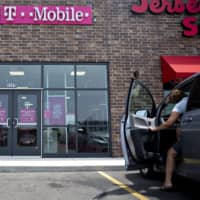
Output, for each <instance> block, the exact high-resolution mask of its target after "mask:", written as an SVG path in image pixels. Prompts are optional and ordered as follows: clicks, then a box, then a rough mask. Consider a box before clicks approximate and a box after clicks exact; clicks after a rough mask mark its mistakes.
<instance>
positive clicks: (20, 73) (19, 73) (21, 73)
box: [9, 71, 24, 76]
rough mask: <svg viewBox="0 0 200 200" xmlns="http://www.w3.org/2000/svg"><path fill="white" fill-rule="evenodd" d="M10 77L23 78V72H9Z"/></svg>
mask: <svg viewBox="0 0 200 200" xmlns="http://www.w3.org/2000/svg"><path fill="white" fill-rule="evenodd" d="M9 74H10V76H24V71H10V72H9Z"/></svg>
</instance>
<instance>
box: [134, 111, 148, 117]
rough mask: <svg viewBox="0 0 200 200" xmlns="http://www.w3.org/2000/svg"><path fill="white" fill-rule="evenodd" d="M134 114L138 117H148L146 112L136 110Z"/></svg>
mask: <svg viewBox="0 0 200 200" xmlns="http://www.w3.org/2000/svg"><path fill="white" fill-rule="evenodd" d="M135 114H136V116H138V117H148V110H138V111H136V113H135Z"/></svg>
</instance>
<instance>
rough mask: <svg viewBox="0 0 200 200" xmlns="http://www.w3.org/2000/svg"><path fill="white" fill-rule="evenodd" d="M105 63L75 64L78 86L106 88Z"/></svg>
mask: <svg viewBox="0 0 200 200" xmlns="http://www.w3.org/2000/svg"><path fill="white" fill-rule="evenodd" d="M106 72H107V70H106V65H77V69H76V78H77V87H78V88H107V73H106Z"/></svg>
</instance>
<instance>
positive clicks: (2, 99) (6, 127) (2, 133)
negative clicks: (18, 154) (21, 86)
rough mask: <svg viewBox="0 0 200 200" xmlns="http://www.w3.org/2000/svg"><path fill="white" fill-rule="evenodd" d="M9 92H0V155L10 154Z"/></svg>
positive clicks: (10, 108)
mask: <svg viewBox="0 0 200 200" xmlns="http://www.w3.org/2000/svg"><path fill="white" fill-rule="evenodd" d="M10 105H12V103H11V91H1V92H0V155H10V154H11V126H12V122H11V111H12V106H10Z"/></svg>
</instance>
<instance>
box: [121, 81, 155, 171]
mask: <svg viewBox="0 0 200 200" xmlns="http://www.w3.org/2000/svg"><path fill="white" fill-rule="evenodd" d="M155 114H156V107H155V102H154V100H153V97H152V95H151V93H150V92H149V90H148V89H147V88H146V87H145V86H144V85H143V84H142V83H141V82H140V81H139V80H134V79H132V80H131V84H130V88H129V93H128V98H127V105H126V112H125V115H124V116H123V117H122V120H121V131H120V132H121V144H122V152H123V156H124V159H125V165H126V169H138V168H142V167H145V166H146V165H148V164H149V163H150V161H151V160H152V159H153V158H154V153H155V152H157V151H158V144H157V134H156V133H151V132H150V131H149V127H150V126H154V125H155Z"/></svg>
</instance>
